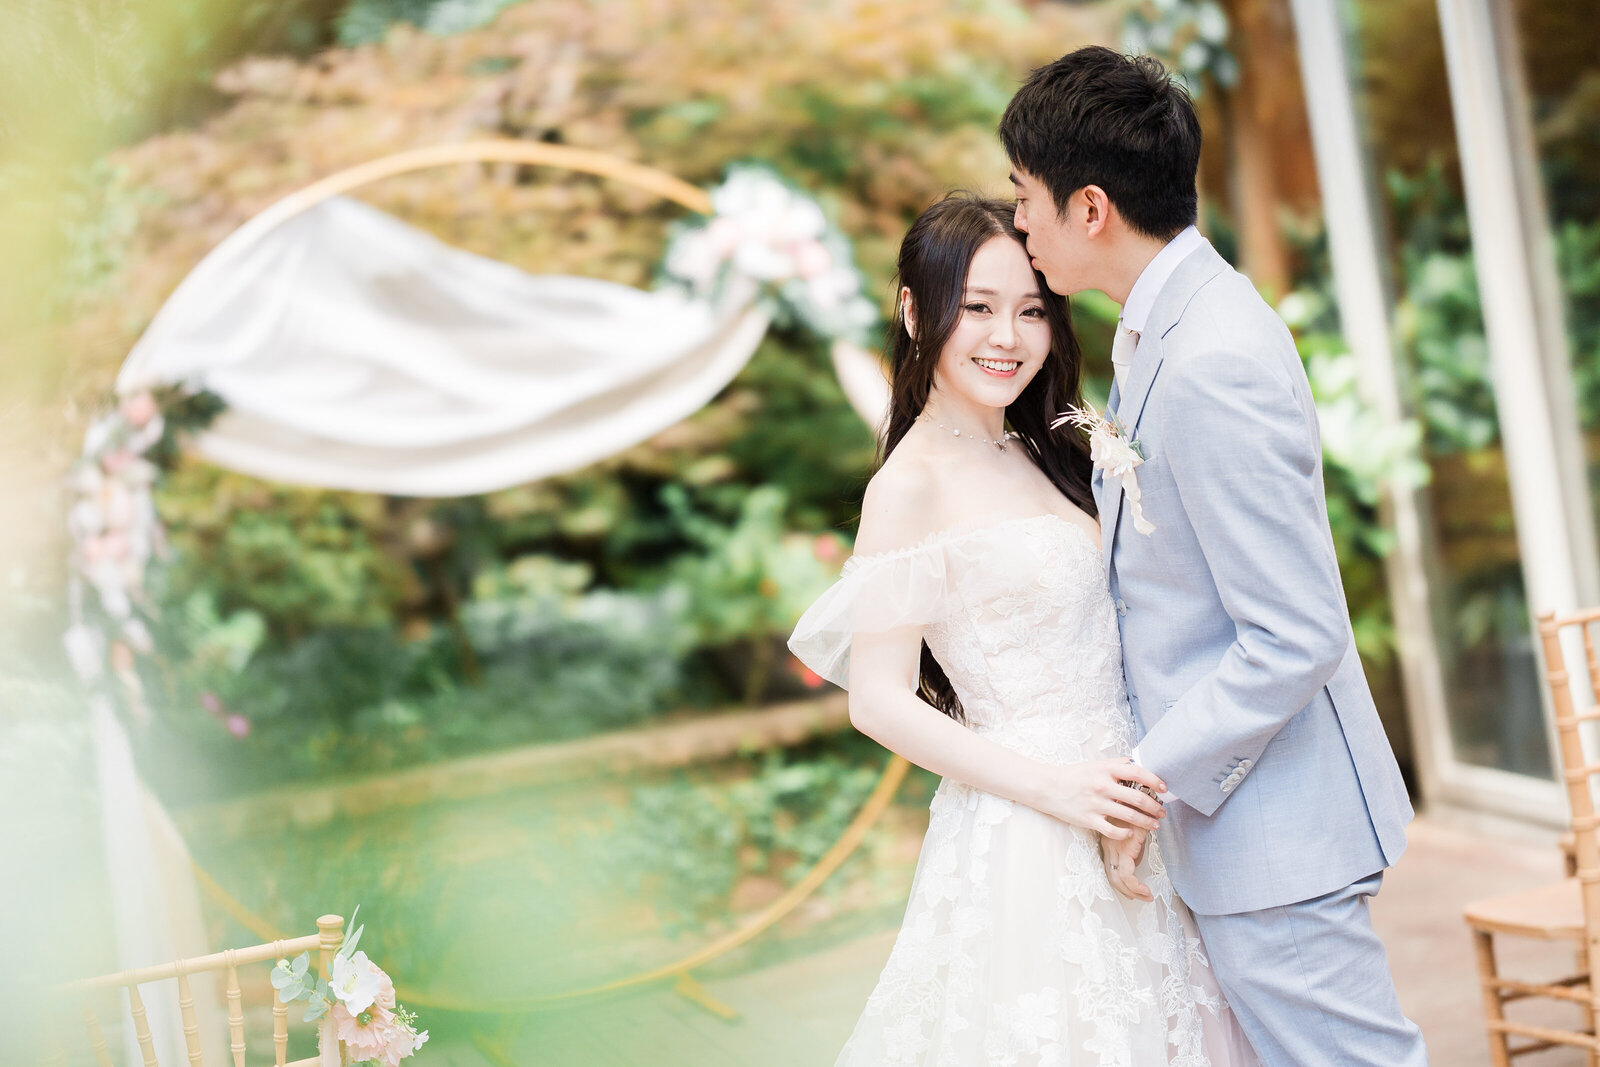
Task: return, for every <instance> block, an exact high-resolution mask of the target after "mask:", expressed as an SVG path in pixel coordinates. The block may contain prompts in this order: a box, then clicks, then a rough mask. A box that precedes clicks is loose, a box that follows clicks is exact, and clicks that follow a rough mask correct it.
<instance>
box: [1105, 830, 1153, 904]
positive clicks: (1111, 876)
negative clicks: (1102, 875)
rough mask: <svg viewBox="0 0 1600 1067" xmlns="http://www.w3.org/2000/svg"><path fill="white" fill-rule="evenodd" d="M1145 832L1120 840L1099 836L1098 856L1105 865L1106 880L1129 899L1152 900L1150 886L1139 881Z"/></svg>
mask: <svg viewBox="0 0 1600 1067" xmlns="http://www.w3.org/2000/svg"><path fill="white" fill-rule="evenodd" d="M1146 840H1148V839H1147V837H1146V836H1145V834H1143V833H1135V834H1133V835H1132V836H1130V837H1126V838H1123V839H1122V840H1120V841H1116V840H1113V839H1111V838H1109V837H1106V836H1105V835H1104V834H1102V835H1101V836H1100V856H1101V858H1102V859H1103V860H1104V861H1105V865H1106V880H1107V881H1108V882H1110V883H1111V888H1113V889H1115V890H1116V891H1117V892H1119V893H1121V894H1122V895H1123V896H1125V897H1127V898H1129V899H1130V900H1143V901H1153V900H1155V895H1154V894H1153V893H1151V892H1150V887H1149V886H1147V885H1145V884H1144V883H1143V882H1141V881H1139V876H1138V873H1137V871H1138V867H1139V861H1140V860H1141V859H1143V858H1144V846H1145V841H1146Z"/></svg>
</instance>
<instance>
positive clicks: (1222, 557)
mask: <svg viewBox="0 0 1600 1067" xmlns="http://www.w3.org/2000/svg"><path fill="white" fill-rule="evenodd" d="M1156 390H1157V392H1156V394H1155V395H1152V396H1151V398H1150V399H1151V401H1152V402H1153V403H1156V404H1158V405H1159V407H1158V410H1157V412H1156V414H1157V416H1158V417H1159V418H1160V419H1161V420H1162V426H1163V430H1164V433H1163V436H1164V438H1165V444H1164V447H1165V451H1166V458H1167V462H1168V464H1169V466H1170V468H1171V471H1172V475H1173V480H1174V482H1175V484H1176V486H1177V492H1178V496H1179V499H1180V501H1181V502H1182V505H1183V510H1184V512H1185V513H1186V514H1187V516H1188V518H1189V521H1190V524H1191V525H1192V527H1193V530H1194V534H1195V537H1196V538H1197V539H1198V541H1199V543H1200V549H1201V551H1202V552H1203V553H1204V555H1205V562H1206V565H1207V566H1208V567H1209V569H1210V572H1211V578H1212V581H1213V582H1214V584H1215V585H1216V588H1217V593H1218V595H1219V597H1220V598H1221V601H1222V605H1223V608H1224V609H1225V610H1226V611H1227V613H1228V616H1229V618H1230V619H1232V621H1233V628H1234V639H1233V643H1232V644H1231V645H1230V646H1229V647H1228V649H1227V651H1226V652H1225V653H1224V654H1223V656H1222V659H1221V661H1220V662H1218V663H1217V665H1216V667H1215V668H1214V669H1213V670H1212V671H1211V672H1210V673H1209V674H1207V675H1206V676H1205V677H1203V678H1202V679H1200V680H1199V681H1198V682H1197V683H1195V684H1194V685H1193V686H1192V687H1191V688H1190V689H1189V690H1188V691H1187V692H1185V693H1184V694H1183V695H1182V696H1181V697H1180V698H1179V699H1178V700H1177V701H1176V702H1175V703H1174V704H1173V705H1172V707H1171V708H1170V709H1168V710H1167V711H1166V713H1165V714H1164V715H1163V716H1162V717H1161V719H1160V720H1159V721H1158V722H1157V723H1156V725H1155V727H1154V728H1153V729H1152V730H1151V731H1150V732H1149V733H1148V734H1147V735H1145V737H1144V739H1143V740H1142V741H1140V743H1139V759H1140V762H1141V763H1142V764H1143V765H1144V766H1146V767H1148V768H1149V769H1150V770H1153V771H1155V772H1156V773H1157V774H1159V775H1161V777H1162V778H1164V779H1166V781H1167V784H1168V785H1169V787H1170V788H1171V790H1172V792H1173V793H1175V794H1176V795H1177V796H1178V798H1179V799H1180V800H1182V801H1183V802H1184V803H1186V804H1188V805H1189V806H1190V807H1193V808H1195V809H1196V810H1198V811H1200V812H1201V813H1202V814H1205V815H1210V814H1212V813H1213V812H1215V811H1216V810H1217V809H1218V808H1219V807H1221V806H1222V804H1223V802H1224V801H1226V800H1227V798H1228V796H1229V795H1230V794H1231V792H1232V790H1233V787H1234V786H1236V785H1237V784H1238V782H1239V781H1240V780H1242V778H1243V777H1244V775H1245V774H1247V773H1248V772H1249V770H1250V769H1251V768H1252V767H1253V766H1254V764H1255V761H1256V760H1257V759H1259V758H1260V756H1261V752H1262V750H1263V749H1265V748H1266V747H1267V744H1268V742H1270V741H1271V740H1272V738H1273V737H1274V736H1275V735H1276V734H1277V733H1278V731H1279V730H1281V729H1282V728H1283V727H1284V726H1285V725H1286V724H1287V723H1288V721H1289V720H1290V719H1291V718H1293V717H1294V715H1295V714H1296V713H1297V712H1298V711H1300V709H1302V708H1303V707H1305V706H1306V705H1307V704H1309V703H1310V702H1311V701H1312V699H1313V698H1314V697H1315V696H1316V694H1317V692H1318V691H1319V690H1321V689H1322V687H1323V686H1325V685H1326V684H1327V683H1328V681H1329V680H1330V679H1331V678H1332V677H1333V674H1334V672H1335V671H1336V670H1337V669H1338V667H1339V664H1340V663H1341V662H1342V660H1343V659H1344V656H1345V654H1346V653H1347V652H1348V650H1349V645H1350V629H1349V618H1348V615H1347V613H1346V609H1345V603H1344V594H1343V590H1342V588H1341V586H1340V581H1339V566H1338V561H1337V559H1336V558H1335V556H1334V550H1333V544H1332V540H1331V538H1330V537H1329V534H1328V530H1327V523H1326V520H1325V519H1324V517H1323V506H1324V501H1325V498H1324V496H1323V486H1322V470H1321V462H1320V460H1321V457H1320V454H1319V451H1318V447H1317V440H1316V433H1315V432H1314V425H1313V424H1312V422H1311V418H1312V416H1310V414H1309V413H1308V412H1307V410H1306V408H1305V407H1304V406H1303V405H1302V403H1301V401H1300V399H1299V398H1298V397H1297V396H1296V394H1295V390H1294V389H1293V387H1292V385H1291V384H1290V383H1289V382H1288V381H1285V380H1284V377H1283V374H1282V370H1281V369H1278V368H1273V367H1271V366H1269V365H1268V364H1267V363H1266V362H1265V361H1262V360H1259V359H1257V358H1255V357H1253V356H1249V355H1238V354H1234V353H1223V352H1214V353H1205V354H1194V355H1189V356H1186V357H1184V358H1183V359H1181V360H1176V361H1173V362H1172V363H1170V364H1168V365H1167V366H1165V367H1163V368H1162V371H1161V380H1159V381H1158V382H1157V383H1156ZM1152 536H1155V537H1160V536H1161V533H1160V531H1159V530H1158V531H1157V532H1156V533H1155V534H1153V535H1152Z"/></svg>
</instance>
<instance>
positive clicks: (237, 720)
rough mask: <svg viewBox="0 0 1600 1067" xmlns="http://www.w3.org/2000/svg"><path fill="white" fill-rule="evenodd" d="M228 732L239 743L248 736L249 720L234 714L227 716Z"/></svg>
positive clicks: (236, 713)
mask: <svg viewBox="0 0 1600 1067" xmlns="http://www.w3.org/2000/svg"><path fill="white" fill-rule="evenodd" d="M227 723H228V732H229V733H230V734H232V735H233V736H234V737H237V738H239V739H240V740H241V741H242V740H244V739H245V738H247V737H249V736H250V720H249V719H247V718H245V717H244V716H243V715H240V714H239V713H238V712H235V713H234V714H232V715H229V716H228V719H227Z"/></svg>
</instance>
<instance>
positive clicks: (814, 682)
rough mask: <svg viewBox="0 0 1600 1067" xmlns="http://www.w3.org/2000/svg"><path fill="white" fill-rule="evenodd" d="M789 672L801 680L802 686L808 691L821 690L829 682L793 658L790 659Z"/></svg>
mask: <svg viewBox="0 0 1600 1067" xmlns="http://www.w3.org/2000/svg"><path fill="white" fill-rule="evenodd" d="M789 671H790V673H792V674H793V675H794V676H795V677H796V678H798V679H800V684H801V685H803V686H805V687H806V688H807V689H820V688H822V686H823V685H825V684H827V680H826V679H825V678H823V677H822V675H820V674H818V673H817V672H816V671H814V670H812V669H811V668H810V667H807V666H806V665H805V664H804V663H801V662H800V661H799V660H798V659H795V658H794V657H793V656H790V657H789Z"/></svg>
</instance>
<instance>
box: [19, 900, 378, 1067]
mask: <svg viewBox="0 0 1600 1067" xmlns="http://www.w3.org/2000/svg"><path fill="white" fill-rule="evenodd" d="M342 944H344V919H343V917H341V916H338V915H324V916H323V917H322V918H320V919H318V920H317V932H316V933H314V934H308V935H306V936H305V937H296V938H292V939H289V940H286V941H270V942H267V943H266V944H261V945H252V946H250V947H249V948H238V949H228V950H226V951H224V952H218V953H215V954H213V955H210V956H200V957H197V958H195V959H188V960H174V961H173V962H172V963H164V964H161V965H159V966H156V967H144V968H141V969H139V970H135V971H123V972H122V973H120V974H107V975H102V976H100V977H98V978H86V979H83V980H81V981H77V982H72V983H70V984H68V985H65V986H62V987H60V989H59V990H58V992H60V993H61V994H62V995H63V996H64V997H66V998H70V999H73V1000H76V1001H79V1002H80V1003H81V1005H82V1013H83V1022H84V1027H85V1028H86V1029H87V1031H88V1036H89V1043H90V1046H91V1047H92V1048H93V1050H94V1057H95V1063H96V1064H98V1065H99V1067H112V1058H111V1051H110V1049H109V1048H108V1047H107V1045H106V1038H105V1032H104V1030H103V1029H102V1028H101V1025H100V1018H99V1016H98V1015H96V1014H95V1010H94V1006H93V1004H92V1003H91V1001H92V1000H93V998H94V995H95V994H96V993H105V992H111V991H115V990H126V991H127V994H128V1011H129V1013H130V1014H131V1015H132V1017H133V1032H134V1037H135V1038H136V1039H137V1040H138V1043H139V1052H140V1055H141V1057H142V1059H143V1067H181V1065H179V1064H167V1065H162V1064H161V1063H159V1061H158V1060H157V1059H156V1048H155V1042H154V1040H153V1039H152V1038H151V1035H150V1022H149V1019H148V1018H147V1017H146V1013H145V1007H144V1001H143V999H141V997H140V995H139V987H140V986H141V985H143V984H145V983H148V982H162V981H170V980H174V979H175V980H176V981H177V983H178V1012H179V1015H180V1016H181V1018H182V1021H183V1040H184V1047H185V1049H186V1050H187V1053H188V1059H189V1067H202V1065H203V1064H204V1062H205V1058H204V1056H203V1054H202V1051H201V1043H200V1027H199V1024H198V1023H197V1022H196V1020H195V1010H194V994H193V992H192V991H191V990H190V988H189V976H190V975H195V974H203V973H208V972H211V973H214V972H222V973H223V974H224V977H225V980H226V983H227V987H226V988H227V994H226V995H227V1001H228V1037H229V1048H230V1050H231V1051H232V1054H233V1067H244V1053H245V1044H244V994H243V992H242V991H241V989H240V986H239V968H240V967H242V966H245V965H247V964H252V963H262V962H267V961H275V960H279V959H287V958H290V957H293V956H297V955H299V954H300V953H302V952H311V953H314V954H315V958H316V960H317V969H318V973H320V974H321V975H322V977H323V978H328V979H331V978H332V975H333V957H334V955H335V954H336V953H337V952H338V951H339V946H341V945H342ZM272 1048H273V1062H274V1063H275V1064H277V1067H316V1065H317V1064H318V1063H320V1062H321V1061H320V1060H319V1058H318V1057H315V1056H313V1057H311V1058H310V1059H304V1060H296V1061H295V1062H294V1063H292V1064H291V1063H287V1062H286V1058H287V1056H288V1053H289V1006H288V1005H287V1004H285V1003H284V1002H283V999H282V998H281V997H280V996H279V995H278V991H277V989H274V990H273V991H272ZM339 1058H340V1062H341V1063H348V1062H349V1056H348V1054H347V1052H346V1050H345V1049H344V1047H343V1046H342V1045H341V1046H340V1049H339ZM66 1062H67V1059H66V1052H65V1049H64V1048H63V1047H62V1045H61V1044H60V1043H57V1044H56V1045H55V1047H54V1048H53V1049H52V1050H51V1054H50V1058H49V1059H47V1060H46V1063H47V1064H51V1065H64V1064H65V1063H66Z"/></svg>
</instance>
